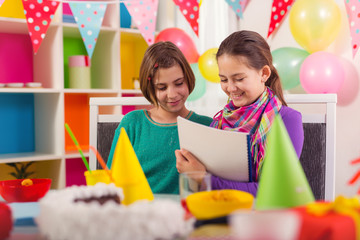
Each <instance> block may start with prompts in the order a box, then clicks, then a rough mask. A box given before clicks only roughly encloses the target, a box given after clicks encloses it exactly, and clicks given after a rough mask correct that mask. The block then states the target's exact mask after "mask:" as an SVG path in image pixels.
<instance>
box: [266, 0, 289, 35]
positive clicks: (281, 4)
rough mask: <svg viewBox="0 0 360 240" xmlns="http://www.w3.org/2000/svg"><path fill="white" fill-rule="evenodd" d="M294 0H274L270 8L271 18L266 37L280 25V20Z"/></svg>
mask: <svg viewBox="0 0 360 240" xmlns="http://www.w3.org/2000/svg"><path fill="white" fill-rule="evenodd" d="M293 2H294V0H274V1H273V4H272V8H271V18H270V24H269V29H268V35H267V36H268V37H269V36H270V35H271V34H272V33H273V32H274V31H275V30H276V29H277V28H278V27H279V26H280V23H281V21H282V20H283V18H284V17H285V16H286V13H287V12H288V11H289V10H290V8H291V5H292V4H293Z"/></svg>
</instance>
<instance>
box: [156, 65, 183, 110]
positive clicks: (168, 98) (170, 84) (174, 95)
mask: <svg viewBox="0 0 360 240" xmlns="http://www.w3.org/2000/svg"><path fill="white" fill-rule="evenodd" d="M154 88H155V94H156V98H157V100H158V104H159V106H160V107H161V109H163V110H165V111H167V112H170V113H177V114H180V113H181V112H182V111H184V110H186V108H185V101H186V99H187V98H188V96H189V88H188V86H187V84H186V81H185V77H184V73H183V71H182V69H181V67H180V65H179V64H175V65H174V66H172V67H170V68H159V69H158V70H157V72H156V74H155V77H154Z"/></svg>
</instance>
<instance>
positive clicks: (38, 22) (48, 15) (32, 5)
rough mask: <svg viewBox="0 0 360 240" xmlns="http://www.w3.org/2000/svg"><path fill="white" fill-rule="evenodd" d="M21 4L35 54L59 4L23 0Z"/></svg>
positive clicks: (46, 1) (37, 0)
mask: <svg viewBox="0 0 360 240" xmlns="http://www.w3.org/2000/svg"><path fill="white" fill-rule="evenodd" d="M22 2H23V6H24V13H25V16H26V22H27V25H28V29H29V35H30V39H31V42H32V45H33V51H34V53H35V54H36V53H37V51H38V49H39V47H40V44H41V42H42V40H43V39H44V38H45V34H46V32H47V30H48V28H49V26H50V23H51V20H52V19H53V17H54V13H55V11H56V9H57V7H58V5H59V2H56V1H50V0H23V1H22Z"/></svg>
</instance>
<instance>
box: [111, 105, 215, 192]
mask: <svg viewBox="0 0 360 240" xmlns="http://www.w3.org/2000/svg"><path fill="white" fill-rule="evenodd" d="M186 118H187V119H189V120H191V121H193V122H197V123H201V124H203V125H208V126H209V125H210V123H211V122H212V119H211V118H209V117H206V116H202V115H198V114H196V113H195V112H192V111H190V113H189V114H188V115H187V116H186ZM122 127H123V128H125V130H126V133H127V134H128V136H129V139H130V142H131V144H132V146H133V148H134V151H135V153H136V156H137V158H138V159H139V162H140V164H141V167H142V169H143V171H144V173H145V176H146V178H147V180H148V182H149V184H150V187H151V190H152V192H153V193H174V194H177V193H179V174H178V172H177V169H176V157H175V150H176V149H180V145H179V137H178V128H177V123H158V122H155V121H154V120H152V119H151V118H150V116H149V114H148V112H147V111H146V110H135V111H132V112H129V113H128V114H126V115H125V116H124V118H123V119H122V120H121V122H120V124H119V126H118V127H117V129H116V131H115V135H114V139H113V142H112V145H111V150H110V153H109V158H108V163H107V165H108V167H111V163H112V158H113V155H114V151H115V147H116V143H117V140H118V138H119V135H120V129H121V128H122Z"/></svg>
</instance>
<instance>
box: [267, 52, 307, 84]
mask: <svg viewBox="0 0 360 240" xmlns="http://www.w3.org/2000/svg"><path fill="white" fill-rule="evenodd" d="M309 55H310V53H309V52H307V51H305V50H302V49H299V48H293V47H284V48H278V49H276V50H274V51H272V56H273V64H274V66H275V68H276V69H277V71H278V73H279V75H280V79H281V84H282V87H283V89H284V90H288V89H292V88H294V87H296V86H298V85H299V84H300V77H299V74H300V68H301V64H302V63H303V61H304V60H305V58H307V57H308V56H309Z"/></svg>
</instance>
